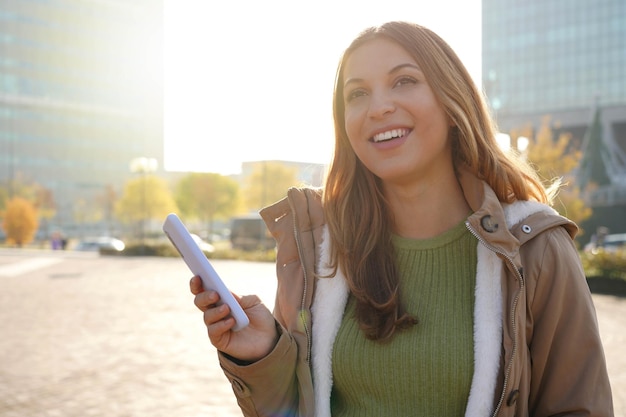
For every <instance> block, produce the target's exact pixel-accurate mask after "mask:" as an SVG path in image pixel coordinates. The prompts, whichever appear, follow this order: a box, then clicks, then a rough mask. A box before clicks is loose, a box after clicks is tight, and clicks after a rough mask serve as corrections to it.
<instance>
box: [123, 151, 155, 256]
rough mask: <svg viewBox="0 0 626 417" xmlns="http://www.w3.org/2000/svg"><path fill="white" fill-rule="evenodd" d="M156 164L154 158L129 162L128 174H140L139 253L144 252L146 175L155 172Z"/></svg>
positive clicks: (142, 158)
mask: <svg viewBox="0 0 626 417" xmlns="http://www.w3.org/2000/svg"><path fill="white" fill-rule="evenodd" d="M157 166H158V162H157V160H156V159H154V158H147V157H145V156H142V157H139V158H133V159H132V160H131V161H130V172H132V173H134V174H141V213H142V214H141V222H140V223H139V226H140V241H141V253H142V254H143V253H144V251H145V230H146V225H145V221H146V211H147V210H146V175H147V174H149V173H151V172H154V171H156V170H157Z"/></svg>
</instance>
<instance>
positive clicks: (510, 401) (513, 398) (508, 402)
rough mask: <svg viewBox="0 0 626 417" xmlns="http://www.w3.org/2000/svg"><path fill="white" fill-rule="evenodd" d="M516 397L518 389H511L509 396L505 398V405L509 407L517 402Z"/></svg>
mask: <svg viewBox="0 0 626 417" xmlns="http://www.w3.org/2000/svg"><path fill="white" fill-rule="evenodd" d="M518 397H519V390H518V389H515V390H513V391H511V393H510V394H509V398H508V399H507V400H506V405H508V406H509V407H510V406H512V405H514V404H515V403H516V402H517V398H518Z"/></svg>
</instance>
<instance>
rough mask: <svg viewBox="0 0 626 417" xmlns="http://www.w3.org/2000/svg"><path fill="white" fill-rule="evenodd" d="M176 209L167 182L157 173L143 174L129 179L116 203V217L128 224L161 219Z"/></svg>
mask: <svg viewBox="0 0 626 417" xmlns="http://www.w3.org/2000/svg"><path fill="white" fill-rule="evenodd" d="M174 211H177V206H176V202H175V201H174V197H173V196H172V193H171V191H170V189H169V187H168V185H167V182H165V180H163V179H162V178H159V177H157V176H155V175H142V176H141V177H139V178H135V179H132V180H130V181H128V182H127V183H126V186H125V187H124V192H123V194H122V196H121V198H120V199H119V200H118V201H117V203H116V204H115V215H116V217H117V218H118V219H119V220H120V221H121V222H122V223H127V224H130V223H142V222H144V221H146V220H153V219H158V220H159V221H161V220H163V219H165V216H167V214H169V213H171V212H174Z"/></svg>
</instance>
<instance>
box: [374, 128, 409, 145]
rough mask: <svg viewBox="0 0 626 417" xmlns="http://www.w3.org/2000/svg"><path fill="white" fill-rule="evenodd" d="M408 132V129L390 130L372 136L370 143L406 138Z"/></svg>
mask: <svg viewBox="0 0 626 417" xmlns="http://www.w3.org/2000/svg"><path fill="white" fill-rule="evenodd" d="M410 131H411V130H410V129H391V130H387V131H384V132H380V133H377V134H375V135H374V136H372V138H371V139H370V141H372V142H374V143H380V142H386V141H388V140H392V139H398V138H401V137H403V136H406V135H408V134H409V132H410Z"/></svg>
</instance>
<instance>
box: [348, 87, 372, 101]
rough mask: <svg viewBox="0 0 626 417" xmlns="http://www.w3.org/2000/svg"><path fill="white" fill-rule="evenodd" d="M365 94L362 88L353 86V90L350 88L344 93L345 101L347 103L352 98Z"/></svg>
mask: <svg viewBox="0 0 626 417" xmlns="http://www.w3.org/2000/svg"><path fill="white" fill-rule="evenodd" d="M365 95H367V92H366V91H365V90H364V89H362V88H355V89H354V90H351V91H349V92H348V94H346V98H345V101H346V102H347V103H349V102H351V101H352V100H354V99H357V98H359V97H363V96H365Z"/></svg>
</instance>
